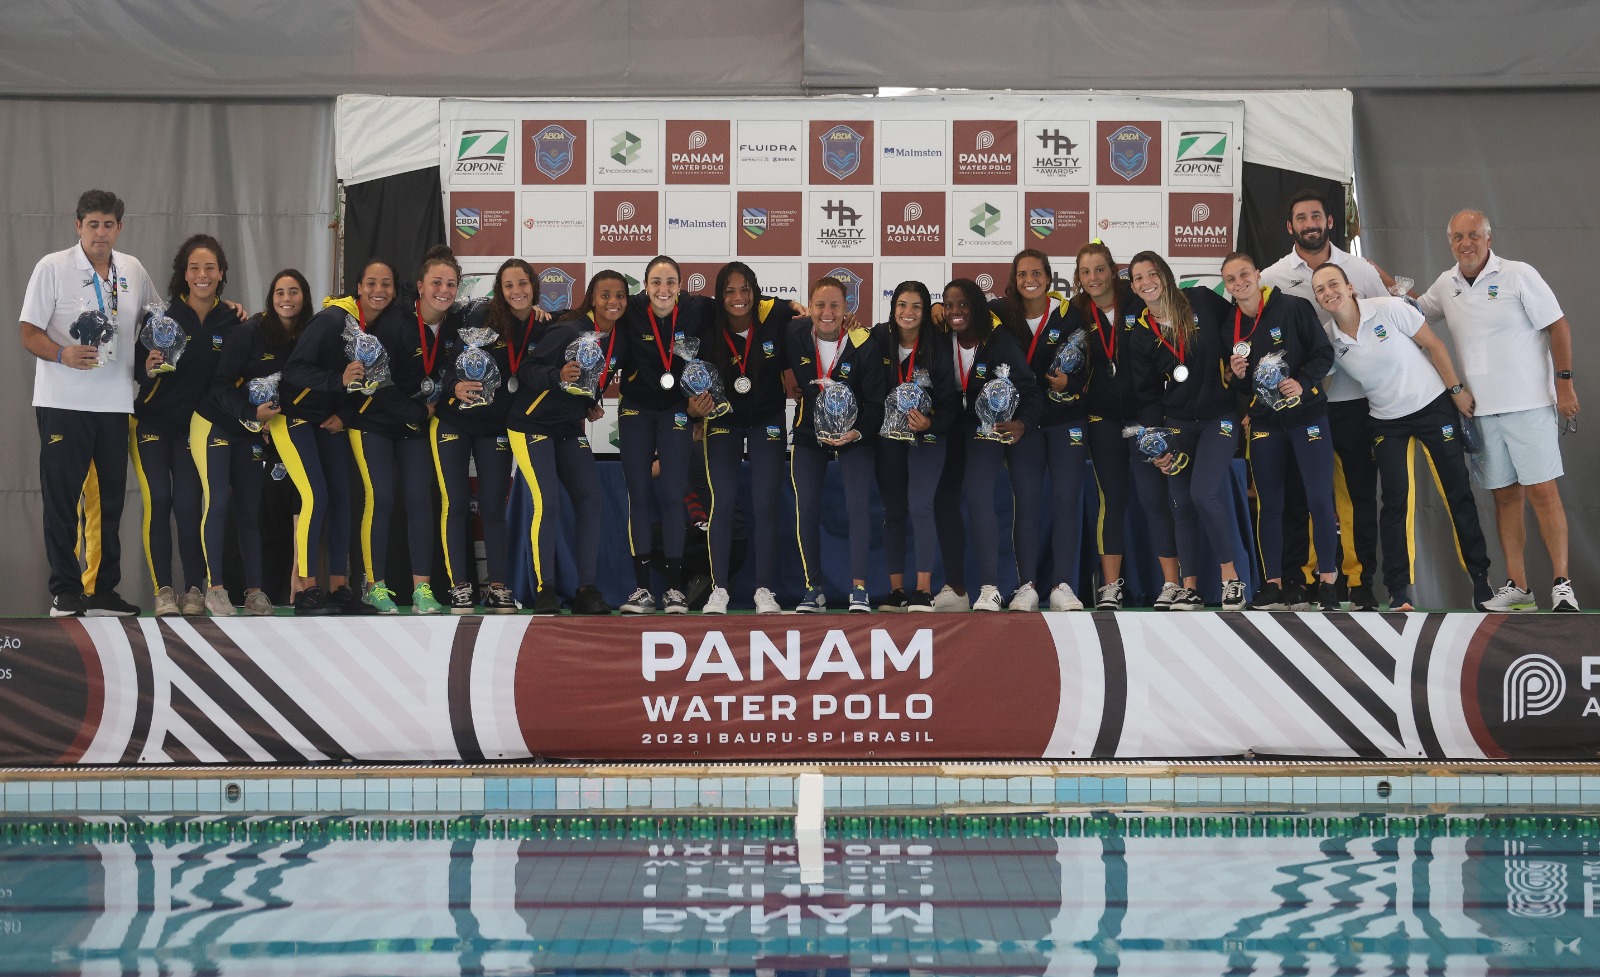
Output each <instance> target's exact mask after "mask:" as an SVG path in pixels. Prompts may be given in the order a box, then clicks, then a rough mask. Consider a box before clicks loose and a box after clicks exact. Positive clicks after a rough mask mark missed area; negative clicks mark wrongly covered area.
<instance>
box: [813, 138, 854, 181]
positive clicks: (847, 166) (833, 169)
mask: <svg viewBox="0 0 1600 977" xmlns="http://www.w3.org/2000/svg"><path fill="white" fill-rule="evenodd" d="M819 139H820V141H821V142H822V168H823V169H824V170H826V171H827V172H828V174H829V175H830V176H832V177H833V178H834V179H837V180H843V179H845V178H846V177H849V176H851V175H852V174H854V173H855V171H856V170H857V169H859V168H860V166H861V142H862V137H861V133H859V132H857V131H855V130H854V129H852V128H850V127H849V126H847V125H836V126H834V127H833V128H832V129H829V130H828V131H827V132H824V133H823V134H822V135H821V136H820V137H819Z"/></svg>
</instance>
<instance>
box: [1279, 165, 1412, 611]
mask: <svg viewBox="0 0 1600 977" xmlns="http://www.w3.org/2000/svg"><path fill="white" fill-rule="evenodd" d="M1287 227H1288V230H1289V236H1290V237H1292V238H1293V239H1294V247H1293V248H1292V249H1290V251H1289V253H1288V254H1286V255H1284V256H1283V257H1282V258H1279V259H1278V260H1277V261H1276V262H1274V263H1273V264H1272V265H1271V266H1269V267H1268V268H1266V269H1265V270H1264V271H1262V272H1261V284H1262V285H1270V286H1272V287H1273V288H1276V289H1279V290H1281V291H1284V292H1287V293H1289V294H1290V295H1298V296H1299V297H1300V298H1303V299H1305V300H1306V301H1307V302H1310V303H1311V305H1312V307H1313V308H1315V309H1316V310H1317V314H1318V316H1319V317H1320V318H1321V319H1322V325H1323V327H1324V328H1325V329H1328V330H1329V333H1328V336H1329V338H1330V339H1331V338H1332V337H1333V333H1332V325H1331V323H1330V319H1329V317H1328V314H1327V312H1326V311H1325V310H1324V309H1322V307H1321V306H1318V305H1317V299H1316V296H1315V295H1313V294H1312V290H1311V275H1312V273H1313V272H1315V271H1316V270H1317V269H1318V268H1321V267H1322V266H1323V265H1326V264H1335V265H1338V266H1339V267H1340V268H1343V269H1344V273H1345V275H1346V277H1348V278H1349V279H1350V284H1351V285H1352V286H1353V287H1354V288H1355V292H1356V295H1357V296H1359V297H1361V298H1376V297H1379V296H1385V295H1388V294H1389V286H1390V285H1392V284H1393V281H1392V280H1389V279H1387V278H1386V277H1385V276H1384V274H1383V272H1382V271H1381V270H1380V269H1379V268H1378V267H1377V266H1376V265H1374V264H1373V263H1372V262H1370V261H1368V260H1367V259H1365V258H1362V257H1359V256H1357V255H1353V254H1351V253H1350V252H1348V251H1343V250H1340V249H1339V248H1338V247H1336V246H1335V245H1334V243H1333V241H1332V240H1331V239H1330V238H1329V236H1328V235H1329V231H1330V229H1331V227H1332V221H1331V218H1330V217H1329V216H1328V202H1327V201H1326V200H1324V199H1323V198H1322V195H1321V194H1320V193H1318V192H1317V191H1315V190H1301V191H1300V192H1298V193H1296V194H1295V195H1294V196H1292V197H1290V198H1289V210H1288V224H1287ZM1323 383H1324V389H1325V390H1326V391H1327V394H1328V427H1329V428H1330V429H1331V430H1332V435H1333V450H1334V456H1335V458H1336V459H1337V464H1336V465H1335V466H1334V476H1333V481H1334V499H1335V501H1336V503H1337V506H1338V512H1339V526H1340V530H1341V543H1342V546H1343V549H1344V559H1343V560H1342V561H1341V565H1340V570H1342V571H1343V573H1344V575H1345V582H1346V584H1347V586H1348V587H1349V591H1350V606H1351V607H1352V608H1353V609H1355V610H1376V609H1377V606H1378V601H1377V598H1376V596H1375V595H1374V594H1373V592H1372V578H1373V575H1374V574H1375V572H1376V570H1377V559H1378V466H1377V465H1376V463H1374V462H1373V460H1372V436H1371V432H1370V430H1369V426H1368V420H1367V400H1366V396H1365V395H1364V394H1363V393H1362V392H1361V385H1360V384H1358V383H1356V382H1355V381H1353V380H1351V379H1350V377H1348V376H1346V375H1344V374H1342V373H1341V372H1340V371H1339V370H1337V369H1335V370H1334V372H1332V373H1330V374H1328V376H1327V378H1326V379H1325V380H1324V381H1323ZM1291 467H1292V466H1291ZM1290 477H1291V479H1293V480H1295V481H1296V482H1298V478H1299V473H1298V472H1291V473H1290ZM1285 503H1286V507H1285V510H1284V520H1283V522H1284V526H1285V533H1284V544H1285V545H1284V559H1283V566H1284V569H1285V570H1286V571H1288V573H1287V574H1286V576H1285V596H1286V597H1287V598H1288V599H1291V600H1292V599H1293V594H1292V593H1291V592H1290V590H1291V588H1290V587H1289V586H1288V584H1289V582H1290V577H1291V576H1292V578H1293V580H1294V581H1295V582H1298V583H1299V584H1300V585H1301V586H1304V584H1305V574H1304V572H1303V570H1302V569H1300V568H1302V567H1304V566H1305V564H1306V563H1307V562H1308V561H1307V558H1306V557H1307V550H1306V548H1307V545H1308V544H1309V542H1310V540H1309V537H1308V536H1307V534H1306V532H1305V526H1306V519H1307V517H1308V512H1307V510H1306V507H1305V501H1304V493H1303V490H1300V489H1299V488H1298V484H1296V486H1295V488H1294V490H1293V491H1291V492H1290V493H1289V498H1288V499H1286V500H1285ZM1289 527H1296V528H1295V529H1291V528H1289ZM1291 606H1293V607H1295V608H1296V609H1303V607H1305V606H1309V605H1301V604H1298V603H1296V604H1292V605H1291Z"/></svg>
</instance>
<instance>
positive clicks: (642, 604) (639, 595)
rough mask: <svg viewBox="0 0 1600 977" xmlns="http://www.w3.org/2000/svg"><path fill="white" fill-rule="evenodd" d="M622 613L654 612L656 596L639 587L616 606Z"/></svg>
mask: <svg viewBox="0 0 1600 977" xmlns="http://www.w3.org/2000/svg"><path fill="white" fill-rule="evenodd" d="M618 609H619V610H620V611H622V613H624V614H654V613H655V612H656V596H655V594H652V593H651V592H650V591H648V590H646V589H644V588H643V587H640V588H639V589H638V590H635V591H634V592H633V593H632V594H629V595H628V599H627V600H625V601H623V602H622V607H620V608H618Z"/></svg>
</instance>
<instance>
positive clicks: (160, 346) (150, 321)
mask: <svg viewBox="0 0 1600 977" xmlns="http://www.w3.org/2000/svg"><path fill="white" fill-rule="evenodd" d="M144 311H145V319H144V326H143V327H142V328H141V329H140V330H139V342H141V343H143V344H144V348H145V349H148V350H153V351H154V352H157V353H160V354H161V362H160V363H157V364H156V365H155V366H154V367H153V368H152V369H150V370H149V371H148V373H147V375H148V376H151V377H155V376H158V375H160V374H162V373H171V372H172V371H173V370H176V369H177V368H178V357H180V356H182V355H183V351H184V350H185V349H186V348H187V347H188V345H189V334H188V333H186V332H184V331H183V327H182V326H180V325H178V321H177V320H176V319H174V318H172V316H169V315H167V310H166V309H165V308H164V307H163V306H161V305H160V304H159V303H155V302H152V303H150V304H149V305H147V306H145V307H144Z"/></svg>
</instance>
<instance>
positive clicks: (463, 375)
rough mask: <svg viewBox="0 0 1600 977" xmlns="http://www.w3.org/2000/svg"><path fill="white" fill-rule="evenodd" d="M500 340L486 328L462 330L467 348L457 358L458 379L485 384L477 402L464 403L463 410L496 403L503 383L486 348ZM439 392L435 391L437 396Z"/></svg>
mask: <svg viewBox="0 0 1600 977" xmlns="http://www.w3.org/2000/svg"><path fill="white" fill-rule="evenodd" d="M498 338H500V337H499V335H498V334H497V333H496V332H495V331H494V330H493V329H489V328H487V327H484V326H479V327H477V328H475V329H463V330H461V344H462V345H463V346H464V347H466V348H465V349H463V350H462V351H461V352H460V353H459V354H458V355H457V356H456V379H457V380H468V381H471V382H473V383H481V384H483V390H482V391H481V392H479V394H478V398H477V399H476V400H471V401H464V402H462V404H461V409H462V410H467V409H468V408H472V407H486V406H488V405H489V404H492V403H494V395H495V391H497V390H499V389H500V385H501V383H502V382H503V381H502V379H501V376H500V367H499V365H498V364H497V363H495V361H494V357H493V356H491V355H490V354H489V351H488V350H487V349H485V348H484V347H485V346H493V345H494V341H495V340H496V339H498ZM439 392H440V391H434V393H435V394H437V393H439Z"/></svg>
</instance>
